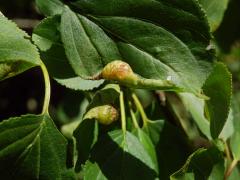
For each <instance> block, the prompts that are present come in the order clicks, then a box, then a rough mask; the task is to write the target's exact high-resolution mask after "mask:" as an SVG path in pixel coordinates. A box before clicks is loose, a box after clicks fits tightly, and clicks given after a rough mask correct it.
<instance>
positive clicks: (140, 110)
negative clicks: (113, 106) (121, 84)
mask: <svg viewBox="0 0 240 180" xmlns="http://www.w3.org/2000/svg"><path fill="white" fill-rule="evenodd" d="M132 98H133V101H134V103H135V105H136V107H137V109H138V110H139V112H140V114H141V117H142V120H143V126H147V123H148V118H147V115H146V113H145V111H144V109H143V107H142V104H141V103H140V101H139V99H138V97H137V96H136V94H134V93H133V94H132Z"/></svg>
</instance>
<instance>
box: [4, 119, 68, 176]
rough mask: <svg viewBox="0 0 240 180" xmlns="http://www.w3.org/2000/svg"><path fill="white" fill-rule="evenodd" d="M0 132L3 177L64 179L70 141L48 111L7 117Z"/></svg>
mask: <svg viewBox="0 0 240 180" xmlns="http://www.w3.org/2000/svg"><path fill="white" fill-rule="evenodd" d="M0 132H1V133H0V174H1V177H11V178H13V179H18V178H19V177H21V178H24V179H59V178H60V179H61V176H62V173H63V172H65V171H66V144H67V143H66V140H65V138H64V137H63V136H62V135H61V133H60V132H59V131H58V130H57V128H56V127H55V125H54V124H53V121H52V120H51V118H50V117H49V116H48V115H25V116H21V117H16V118H10V119H8V120H4V121H2V122H1V123H0Z"/></svg>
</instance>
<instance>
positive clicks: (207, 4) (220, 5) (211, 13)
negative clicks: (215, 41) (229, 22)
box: [199, 0, 229, 32]
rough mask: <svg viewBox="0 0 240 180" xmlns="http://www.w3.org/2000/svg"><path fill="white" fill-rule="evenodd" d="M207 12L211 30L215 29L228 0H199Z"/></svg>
mask: <svg viewBox="0 0 240 180" xmlns="http://www.w3.org/2000/svg"><path fill="white" fill-rule="evenodd" d="M199 2H200V3H201V5H202V6H203V8H204V10H205V11H206V13H207V17H208V21H209V24H210V27H211V31H212V32H213V31H215V30H216V29H217V28H218V27H219V25H220V24H221V22H222V19H223V16H224V12H225V10H226V9H227V5H228V2H229V0H211V1H209V0H199Z"/></svg>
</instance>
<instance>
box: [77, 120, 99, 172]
mask: <svg viewBox="0 0 240 180" xmlns="http://www.w3.org/2000/svg"><path fill="white" fill-rule="evenodd" d="M74 137H75V138H76V144H77V145H76V147H77V150H78V159H77V163H76V166H75V169H76V171H79V170H80V169H81V165H82V164H83V163H85V161H86V160H87V159H88V158H89V155H90V151H91V149H92V147H93V145H94V144H95V143H96V141H97V137H98V123H97V121H95V120H94V119H85V120H83V121H82V122H81V123H80V124H79V126H78V127H77V129H76V130H75V131H74Z"/></svg>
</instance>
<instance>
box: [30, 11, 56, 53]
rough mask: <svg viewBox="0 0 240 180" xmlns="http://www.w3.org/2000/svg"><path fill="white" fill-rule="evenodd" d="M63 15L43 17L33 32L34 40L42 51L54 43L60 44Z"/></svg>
mask: <svg viewBox="0 0 240 180" xmlns="http://www.w3.org/2000/svg"><path fill="white" fill-rule="evenodd" d="M60 20H61V16H59V15H55V16H50V17H47V18H45V19H43V20H42V21H41V22H40V23H39V24H38V25H37V27H35V28H34V30H33V34H32V40H33V42H34V43H35V44H36V45H37V46H38V48H39V49H40V50H41V51H47V50H48V49H50V48H51V47H52V45H54V44H60V42H59V41H60V33H59V31H58V29H59V26H60Z"/></svg>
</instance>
